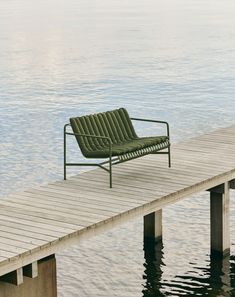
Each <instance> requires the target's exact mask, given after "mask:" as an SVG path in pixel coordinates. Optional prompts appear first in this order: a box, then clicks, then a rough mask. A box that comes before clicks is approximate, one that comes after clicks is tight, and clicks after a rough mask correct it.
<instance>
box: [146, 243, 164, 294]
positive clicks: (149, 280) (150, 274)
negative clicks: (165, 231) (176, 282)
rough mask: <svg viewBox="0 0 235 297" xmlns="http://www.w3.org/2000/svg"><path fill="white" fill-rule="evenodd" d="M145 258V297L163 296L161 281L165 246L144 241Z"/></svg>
mask: <svg viewBox="0 0 235 297" xmlns="http://www.w3.org/2000/svg"><path fill="white" fill-rule="evenodd" d="M144 258H145V263H144V267H145V271H144V279H145V281H146V282H145V285H144V289H143V291H142V292H143V296H146V297H148V296H149V297H150V296H159V297H160V296H163V294H162V293H161V291H160V289H161V279H162V273H163V271H162V265H163V261H162V258H163V244H162V242H161V241H160V242H157V243H156V242H155V240H151V239H148V240H145V241H144Z"/></svg>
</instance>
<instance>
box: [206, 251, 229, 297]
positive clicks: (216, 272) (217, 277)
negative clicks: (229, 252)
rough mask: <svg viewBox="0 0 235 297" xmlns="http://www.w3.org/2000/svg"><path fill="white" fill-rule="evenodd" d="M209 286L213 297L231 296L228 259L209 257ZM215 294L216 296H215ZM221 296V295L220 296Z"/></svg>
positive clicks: (227, 257)
mask: <svg viewBox="0 0 235 297" xmlns="http://www.w3.org/2000/svg"><path fill="white" fill-rule="evenodd" d="M210 279H211V280H209V284H210V287H211V290H212V292H213V294H214V296H220V295H221V292H223V296H227V297H229V296H231V295H230V291H231V278H230V257H229V256H226V257H224V258H215V257H214V256H213V255H212V256H211V265H210ZM215 294H216V295H215ZM221 296H222V295H221Z"/></svg>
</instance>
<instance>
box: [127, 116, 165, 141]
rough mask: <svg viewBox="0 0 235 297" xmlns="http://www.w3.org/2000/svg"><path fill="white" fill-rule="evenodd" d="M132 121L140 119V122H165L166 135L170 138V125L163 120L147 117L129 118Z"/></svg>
mask: <svg viewBox="0 0 235 297" xmlns="http://www.w3.org/2000/svg"><path fill="white" fill-rule="evenodd" d="M131 120H133V121H141V122H152V123H159V124H165V125H166V130H167V137H168V138H169V139H170V127H169V124H168V123H167V122H165V121H158V120H148V119H141V118H131Z"/></svg>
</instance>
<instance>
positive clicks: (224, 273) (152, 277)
mask: <svg viewBox="0 0 235 297" xmlns="http://www.w3.org/2000/svg"><path fill="white" fill-rule="evenodd" d="M144 256H145V263H144V267H145V270H144V276H143V278H144V279H145V280H146V281H145V285H144V289H143V291H142V292H143V296H144V297H153V296H154V297H158V296H159V297H160V296H216V297H219V296H225V297H227V296H228V297H231V296H232V297H233V296H235V289H234V288H235V277H234V276H235V256H227V257H225V258H214V257H210V260H209V261H208V266H207V267H200V268H199V269H198V267H193V270H194V271H195V270H197V271H198V273H197V275H194V273H192V271H188V272H187V273H186V274H185V275H175V277H174V278H173V279H171V280H170V281H169V280H167V279H164V273H163V271H164V268H163V266H164V265H165V264H164V247H163V244H162V243H156V244H155V243H154V242H148V243H146V242H145V243H144ZM182 257H183V255H182Z"/></svg>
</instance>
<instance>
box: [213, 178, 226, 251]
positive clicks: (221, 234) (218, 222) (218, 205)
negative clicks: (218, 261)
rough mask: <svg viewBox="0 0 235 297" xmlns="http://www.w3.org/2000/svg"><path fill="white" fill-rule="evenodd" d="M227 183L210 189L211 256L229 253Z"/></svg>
mask: <svg viewBox="0 0 235 297" xmlns="http://www.w3.org/2000/svg"><path fill="white" fill-rule="evenodd" d="M229 188H230V184H229V182H226V183H224V184H222V185H220V186H218V187H215V188H213V189H210V204H211V205H210V213H211V254H212V255H214V256H225V255H227V254H229V252H230V234H229Z"/></svg>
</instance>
